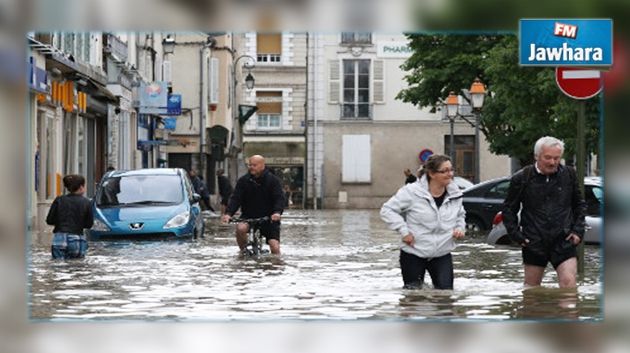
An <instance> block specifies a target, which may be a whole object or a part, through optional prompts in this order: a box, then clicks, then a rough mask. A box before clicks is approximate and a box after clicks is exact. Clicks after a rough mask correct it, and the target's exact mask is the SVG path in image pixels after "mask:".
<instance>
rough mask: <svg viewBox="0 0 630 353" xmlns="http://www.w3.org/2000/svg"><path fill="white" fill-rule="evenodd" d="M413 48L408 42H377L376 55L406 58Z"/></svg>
mask: <svg viewBox="0 0 630 353" xmlns="http://www.w3.org/2000/svg"><path fill="white" fill-rule="evenodd" d="M412 54H413V50H412V49H411V47H410V46H409V43H408V42H402V41H397V42H379V43H378V44H377V54H376V55H377V56H378V57H381V58H408V57H410V56H411V55H412Z"/></svg>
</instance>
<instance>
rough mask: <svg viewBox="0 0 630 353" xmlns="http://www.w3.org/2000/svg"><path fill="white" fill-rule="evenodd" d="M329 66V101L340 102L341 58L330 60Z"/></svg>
mask: <svg viewBox="0 0 630 353" xmlns="http://www.w3.org/2000/svg"><path fill="white" fill-rule="evenodd" d="M328 66H329V69H330V72H329V81H328V103H332V104H336V103H339V85H340V83H341V80H340V77H339V69H340V68H339V60H329V61H328Z"/></svg>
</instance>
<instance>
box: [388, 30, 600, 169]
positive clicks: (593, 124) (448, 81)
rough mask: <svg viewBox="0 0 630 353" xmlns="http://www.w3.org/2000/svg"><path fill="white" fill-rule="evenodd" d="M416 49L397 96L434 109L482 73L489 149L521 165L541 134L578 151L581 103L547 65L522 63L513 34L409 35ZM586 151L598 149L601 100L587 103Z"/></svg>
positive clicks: (483, 126)
mask: <svg viewBox="0 0 630 353" xmlns="http://www.w3.org/2000/svg"><path fill="white" fill-rule="evenodd" d="M408 37H409V38H410V39H411V47H412V48H413V49H414V54H413V55H412V56H411V57H410V58H409V59H408V60H407V61H406V62H405V64H403V65H402V68H403V69H404V70H406V71H408V72H409V73H408V75H407V76H405V79H406V80H407V82H408V84H409V88H407V89H404V90H402V91H401V92H400V93H399V94H398V96H397V98H398V99H401V100H402V101H404V102H410V103H412V104H414V105H417V106H420V107H431V108H432V109H433V111H435V108H436V106H437V104H438V102H439V101H440V100H441V99H445V98H446V97H447V96H448V93H449V91H454V92H456V93H459V92H460V91H461V89H462V88H469V87H470V85H471V83H472V81H473V79H474V78H475V77H479V78H480V79H481V80H482V82H484V84H486V85H487V88H488V91H489V95H488V96H487V97H486V100H485V102H484V107H483V110H482V113H481V131H482V132H483V134H484V135H485V136H486V139H487V140H488V142H489V143H490V150H491V151H492V152H494V153H496V154H506V155H509V156H512V157H515V158H517V159H518V160H519V161H520V162H521V164H522V165H524V164H527V163H531V162H532V160H533V146H534V143H535V142H536V140H537V139H538V138H540V137H541V136H545V135H551V136H555V137H558V138H560V139H563V140H564V141H565V145H566V151H565V158H567V159H571V156H573V154H574V153H575V140H576V138H575V137H576V134H577V126H576V121H577V113H576V112H577V106H578V104H579V102H577V101H575V100H573V99H570V98H568V97H566V96H564V94H562V92H560V90H559V89H558V87H557V86H556V83H555V72H554V69H553V68H548V67H520V66H519V65H518V40H517V38H516V36H514V35H485V34H484V35H458V34H410V35H408ZM586 104H587V105H586V114H587V116H586V120H587V127H586V142H587V152H595V153H597V143H598V136H599V104H598V99H590V100H588V101H587V102H586Z"/></svg>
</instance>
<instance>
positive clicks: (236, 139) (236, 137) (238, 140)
mask: <svg viewBox="0 0 630 353" xmlns="http://www.w3.org/2000/svg"><path fill="white" fill-rule="evenodd" d="M234 53H235V52H234V51H231V50H230V54H232V58H233V59H232V62H233V63H232V92H231V94H230V95H231V99H230V102H232V131H233V137H232V143H231V144H230V151H229V153H230V157H231V160H232V166H231V167H232V168H230V169H231V173H230V174H231V175H230V178H234V180H233V182H236V178H237V177H238V164H237V158H238V153H239V152H240V151H241V149H242V145H243V141H242V136H243V129H242V126H241V124H240V122H239V119H238V113H239V109H238V104H236V88H237V87H238V78H237V77H236V68H237V66H238V62H239V61H241V60H242V59H244V58H247V59H248V61H246V62H245V65H243V66H244V67H245V68H246V69H247V70H248V73H247V76H246V77H245V87H247V89H248V90H251V89H253V88H254V84H255V82H256V81H255V79H254V76H253V75H252V72H251V70H252V69H253V68H254V66H255V63H256V59H254V58H253V57H252V56H250V55H241V56H239V57H237V58H234Z"/></svg>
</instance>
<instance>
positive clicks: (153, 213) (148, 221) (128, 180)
mask: <svg viewBox="0 0 630 353" xmlns="http://www.w3.org/2000/svg"><path fill="white" fill-rule="evenodd" d="M200 199H201V197H200V196H199V195H198V194H196V193H194V191H193V186H192V183H191V182H190V179H189V178H188V174H187V173H186V171H185V170H183V169H165V168H155V169H139V170H132V171H110V172H108V173H107V174H105V175H104V176H103V179H102V180H101V182H100V183H99V185H98V187H97V190H96V193H95V196H94V199H93V203H92V205H93V211H94V226H93V227H92V228H91V229H90V230H89V236H90V239H93V240H98V239H103V238H108V239H117V238H126V239H145V238H153V237H160V238H163V237H166V238H169V237H200V236H202V235H203V231H204V223H203V217H202V216H201V208H200V206H199V200H200Z"/></svg>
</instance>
